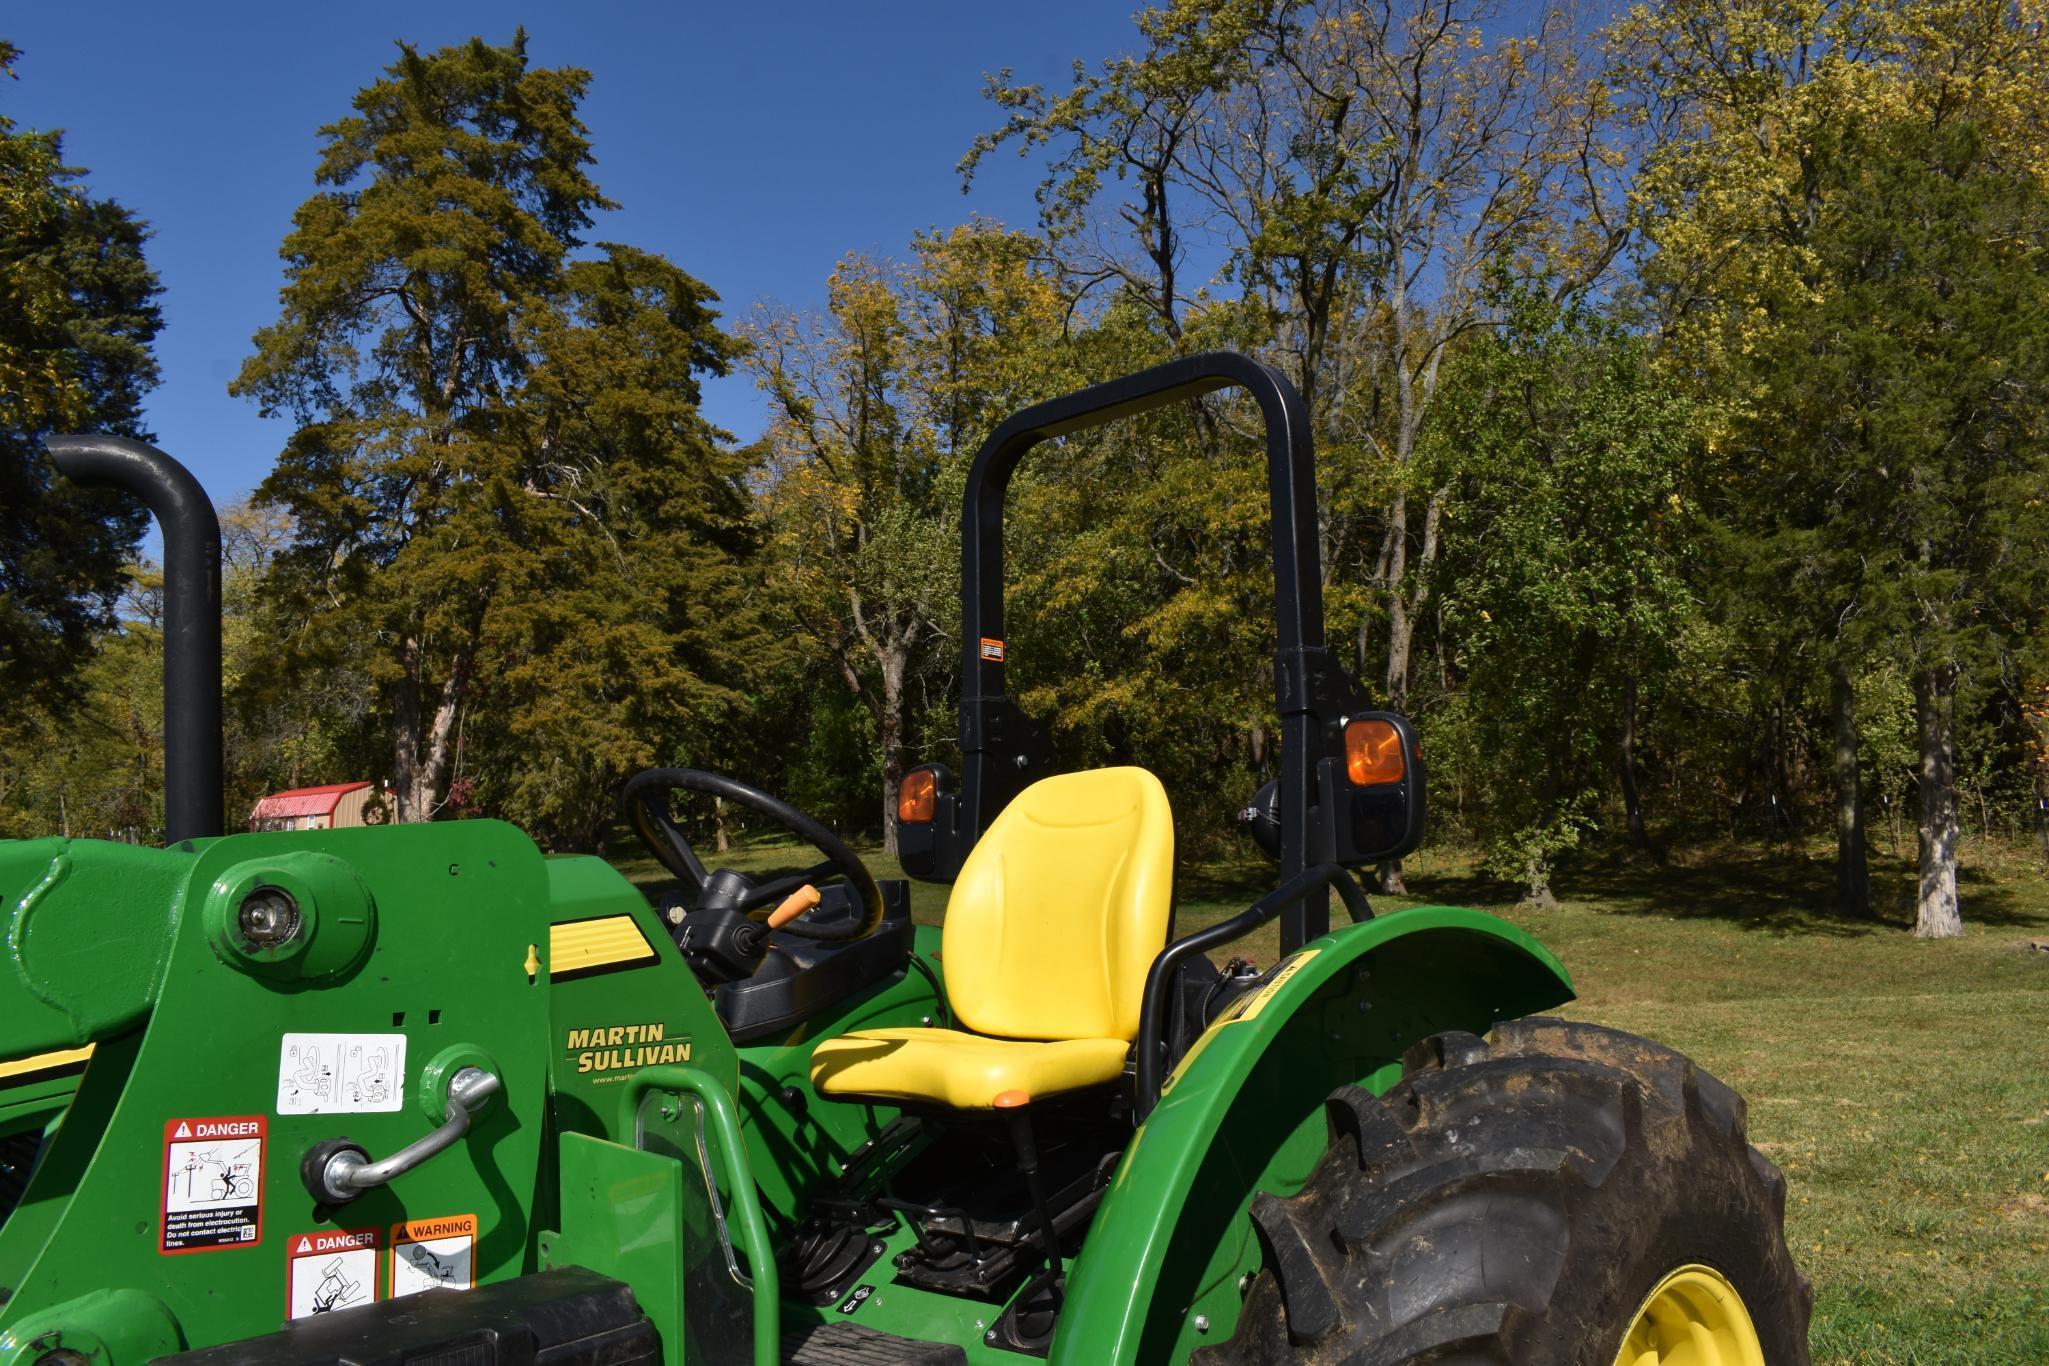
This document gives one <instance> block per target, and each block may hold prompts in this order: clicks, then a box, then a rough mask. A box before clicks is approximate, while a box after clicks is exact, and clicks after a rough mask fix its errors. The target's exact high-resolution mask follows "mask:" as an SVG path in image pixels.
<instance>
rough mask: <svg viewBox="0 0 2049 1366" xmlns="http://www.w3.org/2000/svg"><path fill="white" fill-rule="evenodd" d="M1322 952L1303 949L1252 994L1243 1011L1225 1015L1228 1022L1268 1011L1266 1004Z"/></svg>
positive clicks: (1238, 1021)
mask: <svg viewBox="0 0 2049 1366" xmlns="http://www.w3.org/2000/svg"><path fill="white" fill-rule="evenodd" d="M1322 952H1323V950H1322V949H1303V950H1302V951H1300V952H1298V953H1297V954H1296V955H1295V956H1294V957H1292V958H1290V959H1289V960H1288V961H1287V962H1286V963H1285V964H1283V965H1282V967H1281V970H1280V971H1279V972H1277V973H1275V974H1274V975H1273V976H1272V977H1270V978H1268V979H1267V983H1266V985H1265V986H1263V987H1261V988H1260V989H1259V990H1258V991H1256V992H1254V993H1253V994H1252V996H1251V998H1250V999H1248V1000H1247V1001H1246V1002H1245V1006H1244V1008H1243V1009H1242V1010H1236V1011H1226V1012H1225V1014H1226V1015H1227V1016H1228V1017H1229V1020H1228V1022H1229V1023H1232V1024H1237V1023H1240V1022H1242V1021H1245V1020H1249V1019H1251V1018H1252V1017H1253V1016H1255V1015H1257V1014H1259V1012H1260V1011H1262V1010H1264V1009H1266V1003H1267V1002H1268V1001H1271V1000H1272V999H1273V998H1274V996H1275V995H1276V994H1277V993H1279V991H1280V989H1281V988H1282V987H1284V986H1286V985H1287V984H1288V979H1289V978H1290V977H1293V976H1294V975H1295V974H1296V973H1298V972H1300V971H1301V970H1302V969H1303V968H1306V967H1308V966H1309V960H1310V959H1312V958H1314V957H1316V955H1317V954H1319V953H1322Z"/></svg>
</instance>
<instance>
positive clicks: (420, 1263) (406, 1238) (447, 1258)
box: [391, 1214, 477, 1299]
mask: <svg viewBox="0 0 2049 1366" xmlns="http://www.w3.org/2000/svg"><path fill="white" fill-rule="evenodd" d="M476 1283H477V1216H476V1215H474V1214H447V1215H443V1216H442V1217H441V1218H439V1219H409V1220H407V1221H406V1222H405V1223H403V1224H393V1225H392V1226H391V1298H393V1299H397V1298H398V1297H399V1296H401V1295H417V1294H419V1293H420V1292H421V1291H422V1290H468V1289H469V1288H470V1287H471V1286H473V1285H475V1284H476Z"/></svg>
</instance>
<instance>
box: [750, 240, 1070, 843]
mask: <svg viewBox="0 0 2049 1366" xmlns="http://www.w3.org/2000/svg"><path fill="white" fill-rule="evenodd" d="M914 245H915V259H914V261H913V262H912V263H910V264H909V265H907V266H902V267H898V266H891V265H885V264H882V263H877V262H872V261H867V260H864V259H860V258H850V259H848V260H847V261H845V262H843V263H841V265H840V267H839V269H837V270H836V271H835V272H834V273H833V277H832V281H831V284H830V287H829V290H828V305H827V309H828V315H827V316H826V317H824V318H817V319H806V318H799V317H794V316H789V315H780V316H777V315H769V316H764V317H763V318H762V319H761V320H759V321H758V322H757V323H756V324H755V325H754V326H753V327H752V328H751V329H750V330H749V334H748V336H749V340H750V341H752V342H753V352H752V355H751V357H750V362H749V363H750V364H751V366H752V367H753V369H754V371H755V374H756V376H757V377H758V379H759V381H760V383H761V386H762V388H763V389H764V390H765V391H767V393H768V395H769V400H770V420H769V429H768V431H767V433H766V434H765V435H764V437H763V440H762V445H763V449H764V450H765V451H766V453H767V458H768V461H769V464H770V467H771V469H772V471H773V484H772V486H771V488H770V490H769V494H768V497H767V500H766V501H767V507H768V512H769V518H770V521H771V524H772V526H773V529H774V547H775V549H774V559H773V565H772V568H771V570H770V583H771V584H772V586H773V588H774V590H775V594H776V596H777V598H778V599H779V600H780V601H781V602H782V603H783V605H784V606H785V608H786V609H787V610H788V611H789V612H790V613H792V614H793V615H794V617H795V618H796V621H797V624H798V627H799V630H800V631H801V632H802V634H803V636H804V637H805V638H806V639H807V640H808V641H809V642H810V644H811V645H812V647H813V648H815V649H816V650H817V651H819V652H820V654H821V655H822V657H823V658H824V660H825V661H826V663H827V665H828V667H830V668H831V669H832V670H833V671H834V672H835V673H836V674H837V675H838V676H839V678H840V679H841V681H842V682H843V683H844V684H845V686H846V689H847V691H848V693H849V695H850V696H852V697H853V698H855V699H856V700H857V701H858V702H859V704H860V705H861V707H862V708H863V709H864V710H865V711H866V712H867V713H868V715H869V717H870V719H871V721H872V724H873V727H874V732H873V733H874V735H875V737H876V748H877V750H878V751H879V758H880V768H881V774H880V777H881V797H882V803H881V805H882V820H881V826H882V829H883V832H884V842H885V846H886V847H887V848H888V849H890V850H894V849H895V847H896V828H895V822H896V793H897V785H898V783H899V782H900V781H901V779H902V777H903V775H904V773H905V771H906V770H907V768H908V767H909V763H908V755H909V754H910V752H911V746H912V745H913V743H914V734H913V732H914V728H915V724H916V719H917V718H916V711H917V704H918V702H919V700H920V697H921V693H922V692H925V691H927V690H926V689H922V688H921V684H925V685H929V684H931V683H932V682H934V681H935V680H943V679H944V678H946V677H948V676H949V675H950V673H951V670H952V665H953V662H954V656H953V654H952V647H953V644H954V643H955V642H957V640H958V637H957V635H956V634H955V624H956V622H957V620H958V617H957V609H956V598H955V595H956V594H957V593H958V591H959V579H958V566H959V527H960V523H959V515H960V513H959V509H960V491H961V486H962V480H963V478H964V477H965V475H966V471H967V463H968V461H969V460H971V459H972V458H973V456H974V453H975V451H976V449H977V448H978V446H979V445H980V443H981V440H982V438H983V437H984V436H986V435H987V434H988V432H989V431H990V430H992V429H993V428H994V426H995V425H996V423H998V422H1000V421H1002V419H1003V418H1005V417H1007V416H1009V414H1010V413H1011V412H1013V411H1015V410H1016V409H1018V408H1022V407H1024V406H1026V405H1027V404H1029V403H1031V402H1033V401H1035V400H1037V399H1039V398H1043V397H1046V396H1047V395H1048V394H1050V393H1053V392H1057V391H1058V389H1059V388H1060V386H1061V376H1062V373H1063V365H1062V353H1061V349H1060V346H1059V344H1058V339H1059V336H1060V332H1061V327H1062V324H1063V322H1064V321H1065V320H1066V317H1067V301H1066V299H1065V298H1064V297H1063V296H1062V294H1061V293H1060V291H1059V290H1058V288H1057V286H1056V284H1055V282H1054V281H1053V280H1052V279H1050V278H1049V276H1048V274H1047V273H1046V272H1045V271H1043V270H1041V269H1040V268H1038V266H1037V264H1036V262H1035V255H1036V247H1035V244H1034V243H1033V242H1032V240H1031V239H1029V238H1027V237H1024V236H1021V235H1018V234H1014V233H1008V232H1004V231H1002V230H1000V229H998V228H994V227H991V226H989V225H986V224H973V225H969V226H966V227H962V228H958V229H955V230H954V231H952V232H950V233H946V234H931V235H927V236H922V237H920V238H919V239H918V240H917V242H916V243H915V244H914ZM939 686H940V687H941V688H943V687H944V684H943V683H940V684H939Z"/></svg>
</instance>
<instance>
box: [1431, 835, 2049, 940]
mask: <svg viewBox="0 0 2049 1366" xmlns="http://www.w3.org/2000/svg"><path fill="white" fill-rule="evenodd" d="M2026 877H2027V880H2029V881H2033V882H2035V883H2036V886H2034V887H2031V888H2030V890H2032V891H2035V892H2037V895H2035V896H2032V897H2028V898H2025V899H2024V898H2023V897H2021V896H2019V895H2017V893H2016V887H2015V885H2014V884H2015V883H2016V882H2018V881H2021V880H2022V879H2021V878H2020V877H2017V876H2015V875H2014V874H2013V873H2011V872H2008V871H2006V870H2003V869H2002V870H1997V871H1995V870H1988V869H1986V868H1984V867H1982V866H1978V865H1974V864H1971V863H1966V864H1965V865H1964V866H1963V868H1962V869H1961V870H1960V873H1959V879H1960V882H1961V886H1960V888H1959V891H1960V894H1961V898H1962V901H1963V913H1964V921H1965V923H1966V924H1971V925H1985V926H1992V927H1998V928H2009V929H2011V928H2018V929H2042V928H2049V905H2045V904H2044V899H2043V898H2042V897H2041V896H2040V895H2039V892H2040V886H2039V877H2038V875H2035V874H2032V873H2029V874H2027V875H2026ZM1914 880H1915V869H1914V865H1913V863H1912V862H1911V861H1910V860H1906V859H1901V858H1898V857H1895V856H1892V855H1884V854H1875V855H1873V856H1872V859H1871V901H1872V909H1873V915H1872V917H1871V918H1869V919H1852V918H1849V917H1845V916H1839V915H1837V914H1836V913H1835V912H1834V909H1833V907H1834V903H1835V866H1834V863H1833V862H1832V861H1831V860H1829V859H1826V858H1815V857H1811V856H1810V855H1808V854H1806V853H1805V852H1803V851H1801V850H1798V849H1795V848H1789V847H1784V846H1781V847H1777V848H1772V849H1765V850H1756V849H1717V850H1711V851H1703V852H1701V853H1698V854H1695V855H1692V856H1690V857H1687V858H1685V859H1683V860H1677V861H1674V862H1672V863H1668V864H1666V865H1665V866H1662V867H1659V866H1654V865H1652V864H1649V863H1647V862H1636V861H1631V860H1628V859H1625V858H1619V857H1611V858H1603V859H1592V860H1587V861H1585V862H1580V863H1573V864H1570V865H1568V866H1566V867H1564V868H1561V869H1560V870H1559V871H1558V873H1557V875H1556V876H1555V877H1554V878H1553V879H1552V888H1553V890H1554V891H1555V892H1556V893H1557V894H1558V896H1559V898H1560V899H1561V900H1563V901H1580V902H1597V903H1599V908H1600V911H1601V913H1603V914H1609V915H1625V916H1628V915H1658V916H1665V917H1671V918H1675V919H1680V920H1720V921H1723V922H1726V923H1728V924H1732V925H1738V926H1741V927H1743V928H1745V929H1753V930H1763V931H1767V932H1770V933H1776V934H1811V935H1822V936H1832V937H1837V938H1846V939H1854V938H1861V937H1863V936H1866V935H1871V934H1879V933H1884V934H1896V933H1901V932H1904V931H1910V930H1912V929H1913V925H1914ZM1408 884H1409V891H1410V894H1411V896H1413V897H1417V898H1420V899H1422V900H1425V901H1430V902H1445V903H1449V904H1452V905H1472V906H1491V907H1502V906H1505V905H1508V904H1511V903H1513V902H1514V900H1515V897H1516V889H1515V888H1514V887H1512V886H1510V885H1508V884H1505V883H1503V882H1500V881H1498V880H1496V879H1494V878H1490V877H1487V876H1486V875H1484V874H1482V873H1480V872H1478V871H1477V870H1476V869H1473V870H1463V869H1455V870H1447V871H1445V872H1443V873H1437V872H1431V873H1423V874H1416V875H1412V876H1410V877H1409V879H1408Z"/></svg>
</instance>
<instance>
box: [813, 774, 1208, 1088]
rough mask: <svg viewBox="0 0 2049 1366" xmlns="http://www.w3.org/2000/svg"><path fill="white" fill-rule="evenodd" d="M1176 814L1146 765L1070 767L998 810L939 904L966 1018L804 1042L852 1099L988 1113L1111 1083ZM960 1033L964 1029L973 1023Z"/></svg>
mask: <svg viewBox="0 0 2049 1366" xmlns="http://www.w3.org/2000/svg"><path fill="white" fill-rule="evenodd" d="M1173 880H1174V816H1173V812H1172V810H1171V809H1170V808H1169V807H1168V805H1167V794H1166V791H1165V789H1163V788H1162V787H1161V786H1160V780H1159V779H1157V778H1155V777H1153V775H1152V774H1150V773H1148V772H1146V771H1145V770H1144V769H1142V768H1102V769H1092V770H1089V771H1087V772H1083V773H1063V774H1060V775H1059V776H1057V777H1052V778H1046V779H1044V780H1042V781H1040V782H1036V783H1033V784H1032V785H1031V786H1030V787H1028V788H1026V789H1025V790H1024V791H1023V792H1020V793H1019V794H1018V795H1017V796H1016V798H1014V799H1013V800H1012V801H1011V803H1010V805H1008V806H1006V807H1004V808H1003V811H1002V813H1001V814H1000V815H998V816H997V817H996V819H995V821H994V822H993V823H992V824H991V825H990V826H989V829H988V831H987V832H986V833H984V834H983V836H982V838H981V839H980V840H979V841H978V842H977V843H976V844H975V847H974V850H973V852H972V853H970V854H969V855H968V859H967V862H966V864H964V865H963V866H962V868H961V871H960V877H959V878H958V879H956V880H955V882H954V885H953V895H952V897H951V898H949V900H948V901H947V905H946V924H945V929H944V931H943V934H942V937H941V957H942V959H943V961H944V963H945V965H946V998H947V1002H948V1004H949V1005H951V1006H952V1008H953V1015H954V1019H955V1020H956V1021H957V1022H958V1023H959V1024H960V1025H961V1026H962V1028H960V1029H867V1030H859V1031H856V1032H854V1033H850V1034H842V1035H840V1036H839V1037H838V1038H834V1039H827V1040H825V1041H824V1042H822V1043H820V1044H819V1045H818V1046H817V1047H816V1048H815V1049H813V1050H812V1053H811V1082H812V1084H813V1085H814V1086H816V1087H817V1088H818V1091H819V1094H821V1095H825V1096H848V1097H860V1098H863V1099H885V1100H896V1101H905V1102H910V1103H914V1104H915V1103H923V1104H930V1105H943V1106H948V1107H951V1108H953V1109H958V1110H987V1109H992V1108H994V1107H995V1105H996V1098H997V1097H998V1096H1000V1095H1003V1094H1004V1093H1006V1092H1022V1093H1023V1094H1024V1095H1025V1096H1027V1097H1033V1098H1036V1097H1039V1096H1048V1095H1055V1094H1058V1093H1060V1092H1063V1091H1075V1090H1079V1089H1081V1088H1082V1087H1085V1086H1095V1085H1099V1084H1101V1083H1103V1082H1108V1081H1114V1080H1116V1078H1117V1076H1118V1075H1119V1074H1120V1073H1121V1072H1122V1071H1123V1070H1124V1060H1125V1057H1126V1056H1127V1054H1128V1053H1129V1052H1130V1049H1131V1041H1132V1040H1133V1039H1134V1038H1136V1037H1137V1036H1138V1012H1139V1001H1140V997H1141V995H1142V993H1143V991H1144V988H1145V975H1146V970H1147V969H1148V968H1149V967H1151V965H1152V961H1153V959H1154V958H1156V957H1158V956H1159V953H1160V950H1161V949H1162V948H1163V947H1165V945H1166V941H1167V921H1168V918H1169V916H1170V915H1171V913H1172V910H1173ZM968 1031H973V1032H972V1033H970V1032H968ZM1012 1103H1014V1102H1012Z"/></svg>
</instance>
